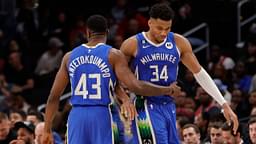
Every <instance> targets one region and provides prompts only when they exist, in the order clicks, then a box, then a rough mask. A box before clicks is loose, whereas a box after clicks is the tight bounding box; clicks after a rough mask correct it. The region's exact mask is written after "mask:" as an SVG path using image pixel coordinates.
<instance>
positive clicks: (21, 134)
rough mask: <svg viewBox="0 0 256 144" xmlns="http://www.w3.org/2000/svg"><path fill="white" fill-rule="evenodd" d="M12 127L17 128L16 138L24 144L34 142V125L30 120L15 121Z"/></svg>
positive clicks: (32, 143)
mask: <svg viewBox="0 0 256 144" xmlns="http://www.w3.org/2000/svg"><path fill="white" fill-rule="evenodd" d="M14 128H15V129H16V130H17V140H23V141H24V142H25V143H26V144H35V141H34V140H35V134H34V131H35V126H34V125H33V124H32V123H31V122H27V121H25V122H17V123H15V125H14ZM17 140H13V141H12V142H13V143H14V142H15V141H17ZM12 142H11V143H12Z"/></svg>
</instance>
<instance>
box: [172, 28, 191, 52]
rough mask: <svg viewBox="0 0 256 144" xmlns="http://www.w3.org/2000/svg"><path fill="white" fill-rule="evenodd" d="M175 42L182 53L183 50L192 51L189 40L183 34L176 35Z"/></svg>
mask: <svg viewBox="0 0 256 144" xmlns="http://www.w3.org/2000/svg"><path fill="white" fill-rule="evenodd" d="M174 41H175V43H176V46H177V47H178V48H179V49H180V51H181V52H182V51H183V50H187V49H192V48H191V45H190V42H189V41H188V39H187V38H186V37H184V36H183V35H181V34H178V33H174Z"/></svg>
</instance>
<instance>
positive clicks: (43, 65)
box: [35, 37, 63, 76]
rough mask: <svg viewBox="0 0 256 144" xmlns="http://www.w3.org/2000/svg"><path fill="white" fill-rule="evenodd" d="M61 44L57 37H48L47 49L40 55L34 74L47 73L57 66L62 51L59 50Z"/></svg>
mask: <svg viewBox="0 0 256 144" xmlns="http://www.w3.org/2000/svg"><path fill="white" fill-rule="evenodd" d="M62 46H63V42H62V41H60V39H59V38H57V37H52V38H50V40H49V42H48V47H49V50H47V51H46V52H44V53H43V54H42V56H41V57H40V59H39V61H38V63H37V66H36V69H35V74H36V75H39V76H41V75H45V74H49V73H51V72H54V71H55V70H57V69H58V68H59V66H60V63H61V59H62V56H63V52H62V50H61V47H62Z"/></svg>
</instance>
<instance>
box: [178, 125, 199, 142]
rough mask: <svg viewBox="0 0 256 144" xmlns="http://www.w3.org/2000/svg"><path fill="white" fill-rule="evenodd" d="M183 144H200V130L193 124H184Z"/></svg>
mask: <svg viewBox="0 0 256 144" xmlns="http://www.w3.org/2000/svg"><path fill="white" fill-rule="evenodd" d="M182 136H183V138H184V144H192V143H193V144H200V143H201V142H200V137H201V135H200V130H199V128H198V127H197V126H196V125H195V124H186V125H184V127H183V128H182Z"/></svg>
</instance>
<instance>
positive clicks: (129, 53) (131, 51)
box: [120, 36, 137, 62]
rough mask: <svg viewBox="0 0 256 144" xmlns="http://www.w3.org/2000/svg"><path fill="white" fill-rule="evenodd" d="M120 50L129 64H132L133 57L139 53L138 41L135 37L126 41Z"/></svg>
mask: <svg viewBox="0 0 256 144" xmlns="http://www.w3.org/2000/svg"><path fill="white" fill-rule="evenodd" d="M120 50H121V51H122V52H123V54H124V55H125V57H126V59H127V61H128V62H130V60H131V58H132V57H135V55H136V53H137V39H136V37H135V36H133V37H130V38H128V39H126V40H125V41H124V42H123V43H122V45H121V47H120Z"/></svg>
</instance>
